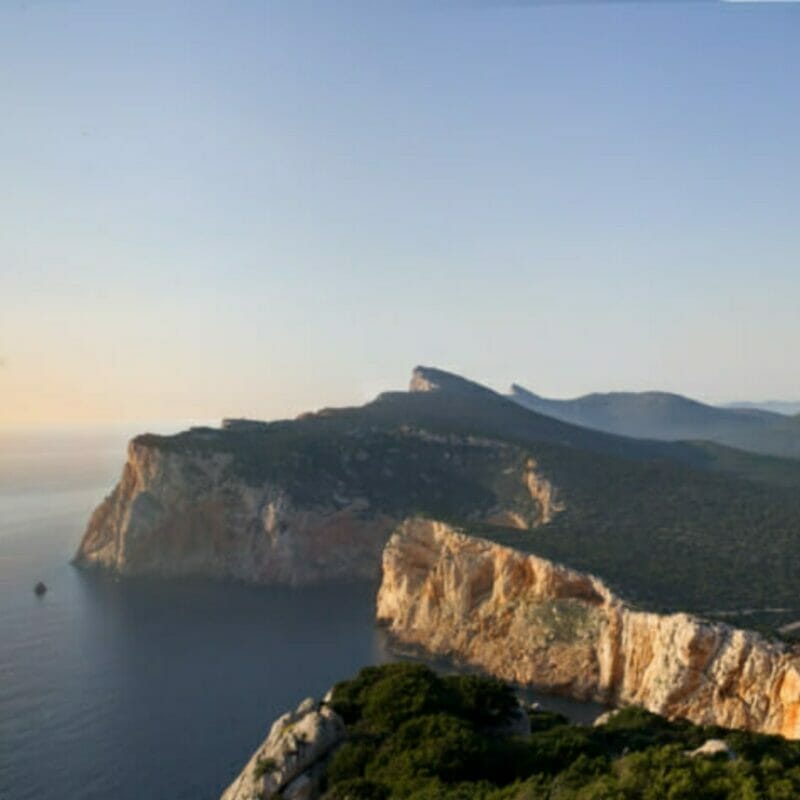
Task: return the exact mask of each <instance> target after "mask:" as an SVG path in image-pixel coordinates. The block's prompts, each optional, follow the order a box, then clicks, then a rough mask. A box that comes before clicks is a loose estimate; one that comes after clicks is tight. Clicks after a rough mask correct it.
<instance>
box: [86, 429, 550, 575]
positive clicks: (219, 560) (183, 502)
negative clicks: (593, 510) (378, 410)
mask: <svg viewBox="0 0 800 800" xmlns="http://www.w3.org/2000/svg"><path fill="white" fill-rule="evenodd" d="M301 433H302V432H301ZM301 433H297V432H295V431H294V430H293V429H291V428H290V429H289V435H287V429H286V428H284V427H280V426H278V427H273V426H270V425H267V424H263V425H262V426H260V427H258V428H254V427H252V426H251V425H249V424H248V425H246V426H244V429H242V430H240V429H239V426H237V425H232V426H231V425H229V426H228V428H227V429H225V430H212V429H204V430H195V431H190V432H188V433H186V434H181V435H180V436H178V437H154V436H142V437H137V438H136V439H134V440H133V441H132V442H131V443H130V445H129V447H128V459H127V462H126V464H125V466H124V469H123V472H122V476H121V478H120V481H119V483H118V484H117V486H116V487H115V488H114V490H113V491H112V492H111V494H110V495H109V496H108V497H107V498H106V499H105V500H104V501H103V502H102V503H101V504H100V506H99V507H98V508H97V509H96V510H95V512H94V513H93V515H92V517H91V519H90V520H89V524H88V526H87V529H86V532H85V534H84V537H83V541H82V542H81V545H80V548H79V550H78V553H77V555H76V557H75V563H76V564H77V565H79V566H82V567H99V568H103V569H108V570H111V571H114V572H117V573H120V574H126V575H141V574H155V575H164V576H177V575H200V576H206V577H212V578H220V579H236V580H244V581H249V582H256V583H282V584H303V583H310V582H316V581H323V580H326V581H333V580H339V579H353V578H369V579H377V578H378V575H379V572H380V561H381V551H382V548H383V545H384V544H385V542H386V540H387V538H388V537H389V535H390V533H391V531H392V530H393V529H394V528H395V527H396V525H397V524H398V522H399V521H400V520H401V519H402V518H403V517H404V516H406V515H407V514H409V513H413V512H414V511H415V510H421V509H427V510H428V511H430V512H433V511H434V510H438V511H439V512H441V513H444V514H446V515H452V516H453V517H454V516H456V515H458V518H459V519H471V520H473V521H492V520H494V521H496V522H499V523H500V524H507V525H509V526H511V527H514V528H517V529H527V528H530V527H535V526H537V525H540V524H543V523H544V522H546V521H548V520H550V519H552V517H553V515H554V514H556V513H558V511H559V510H560V509H561V508H562V505H561V504H560V501H559V500H558V499H557V496H556V492H555V489H554V488H553V487H552V485H551V484H550V482H549V481H548V480H547V479H546V478H545V477H544V476H543V475H541V474H540V473H539V472H538V471H537V466H536V463H535V462H534V461H532V460H531V459H530V458H529V457H528V456H527V455H526V454H525V453H524V451H521V450H518V449H517V448H514V447H511V446H508V445H505V444H502V443H498V442H493V441H490V440H479V439H477V438H474V437H472V438H469V437H455V436H445V437H443V436H436V435H433V434H429V433H427V432H424V431H417V430H411V429H405V430H402V431H393V432H380V431H379V432H374V431H355V432H352V433H349V432H348V433H342V434H337V436H336V437H330V436H326V435H324V432H315V434H314V436H313V437H309V436H303V435H301Z"/></svg>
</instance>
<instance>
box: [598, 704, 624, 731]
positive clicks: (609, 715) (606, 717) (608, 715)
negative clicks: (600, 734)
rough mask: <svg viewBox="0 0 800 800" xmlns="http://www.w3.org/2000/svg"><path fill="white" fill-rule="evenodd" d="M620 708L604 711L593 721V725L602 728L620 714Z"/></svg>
mask: <svg viewBox="0 0 800 800" xmlns="http://www.w3.org/2000/svg"><path fill="white" fill-rule="evenodd" d="M619 712H620V709H618V708H612V709H610V710H609V711H604V712H603V713H602V714H601V715H600V716H599V717H598V718H597V719H596V720H595V721H594V722H593V723H592V726H593V727H595V728H601V727H602V726H603V725H608V723H609V722H611V720H612V719H614V717H616V716H617V714H619Z"/></svg>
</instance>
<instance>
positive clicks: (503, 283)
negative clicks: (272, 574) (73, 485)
mask: <svg viewBox="0 0 800 800" xmlns="http://www.w3.org/2000/svg"><path fill="white" fill-rule="evenodd" d="M798 34H800V8H798V6H797V5H793V4H769V5H764V4H711V3H698V4H693V3H675V4H665V3H642V4H634V3H621V4H606V5H600V6H592V5H590V4H578V5H572V4H570V5H567V6H566V7H558V6H556V5H536V6H533V7H532V6H525V5H523V6H519V5H514V4H509V5H502V4H496V3H474V2H469V3H467V2H465V3H452V2H448V3H444V4H441V5H431V4H422V3H410V4H406V3H404V4H398V5H394V4H374V3H372V4H370V3H366V2H352V3H346V4H336V5H333V4H331V5H322V4H317V3H304V2H297V3H270V4H265V3H256V2H247V1H246V0H242V1H241V2H235V3H223V2H218V1H216V0H215V1H214V2H212V1H211V0H197V1H195V2H188V1H187V0H181V1H180V2H175V3H171V4H169V6H168V7H165V6H164V4H162V3H156V2H153V1H152V0H150V1H148V2H137V3H133V2H130V0H128V1H127V2H120V3H115V4H113V7H112V6H109V4H107V3H103V2H101V1H100V0H73V1H72V2H25V3H14V4H4V6H3V8H2V9H0V67H1V68H2V70H3V73H4V74H5V75H6V76H13V77H12V78H11V79H9V80H6V81H4V82H2V85H0V100H2V104H3V108H4V123H3V126H2V127H1V128H0V175H1V176H2V178H3V186H4V191H3V192H2V193H0V198H2V199H0V204H1V206H0V208H1V210H2V220H3V223H2V224H3V235H2V236H1V237H0V269H1V270H2V277H1V278H0V427H4V428H9V427H19V426H47V425H52V424H62V425H63V424H72V425H84V424H91V425H94V424H98V423H100V424H107V423H118V422H120V421H128V422H136V421H138V420H152V419H157V420H173V419H174V420H188V419H202V420H205V419H213V420H219V419H221V418H222V417H226V416H248V417H255V418H267V419H269V418H281V417H284V418H285V417H293V416H295V415H296V414H298V413H300V412H302V411H306V410H310V409H315V408H319V407H322V406H341V405H351V404H358V403H362V402H364V401H365V400H368V399H370V398H371V397H373V396H374V395H376V394H377V393H378V392H380V391H382V390H385V389H393V388H394V389H397V388H403V387H405V386H406V385H407V381H408V377H409V373H410V370H411V368H412V367H413V366H414V365H415V364H417V363H423V364H430V365H435V366H438V367H441V368H443V369H448V370H452V371H454V372H457V373H459V374H463V375H465V376H467V377H469V378H472V379H473V380H477V381H480V382H482V383H485V384H487V385H489V386H491V387H492V388H495V389H498V390H501V391H507V388H508V386H509V385H510V384H511V383H512V382H516V383H519V384H521V385H523V386H525V387H527V388H529V389H531V390H532V391H534V392H536V393H538V394H541V395H544V396H548V397H575V396H578V395H582V394H585V393H588V392H593V391H611V390H628V391H641V390H663V391H671V392H676V393H679V394H684V395H687V396H690V397H693V398H696V399H699V400H703V401H706V402H714V403H723V402H743V401H757V402H760V401H761V399H762V398H769V399H776V400H786V401H794V400H797V399H798V398H800V378H798V376H797V374H796V371H794V370H792V369H790V368H789V366H788V364H787V358H786V354H787V353H789V352H791V351H792V349H793V347H794V346H795V345H796V344H798V342H800V315H798V314H797V308H798V300H799V299H800V270H798V268H797V263H798V255H800V229H799V228H798V226H797V224H796V220H797V219H798V217H800V194H799V193H798V191H797V187H798V186H800V149H798V148H797V145H796V143H797V141H800V107H798V104H797V102H796V97H795V93H796V87H795V82H794V81H792V80H790V79H789V76H790V75H791V74H792V73H793V72H795V71H797V69H798V68H800V51H798V49H797V47H796V42H797V41H798ZM123 424H127V422H126V423H123Z"/></svg>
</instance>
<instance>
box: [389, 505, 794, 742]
mask: <svg viewBox="0 0 800 800" xmlns="http://www.w3.org/2000/svg"><path fill="white" fill-rule="evenodd" d="M377 616H378V620H379V621H380V622H381V623H382V624H384V625H385V626H387V627H388V629H389V631H390V632H391V634H392V635H393V636H394V637H395V639H396V640H398V641H399V642H402V643H404V644H406V645H411V646H415V647H419V648H423V649H424V650H425V651H427V652H429V653H432V654H436V655H444V656H448V657H452V658H455V659H456V660H460V661H463V662H466V663H469V664H471V665H474V666H478V667H481V668H483V669H485V670H487V671H488V672H490V673H492V674H494V675H496V676H498V677H500V678H502V679H504V680H508V681H512V682H515V683H518V684H523V685H532V686H536V687H539V688H542V689H546V690H549V691H555V692H560V693H563V694H566V695H569V696H571V697H574V698H577V699H581V700H595V701H599V702H603V703H609V704H613V705H627V704H636V705H640V706H643V707H645V708H647V709H649V710H650V711H653V712H655V713H658V714H662V715H664V716H667V717H672V718H674V717H685V718H687V719H689V720H691V721H693V722H695V723H699V724H718V725H723V726H727V727H733V728H745V729H748V730H753V731H761V732H764V733H780V734H782V735H784V736H786V737H789V738H794V739H796V738H800V719H799V718H798V714H799V713H800V657H799V656H797V655H795V654H793V653H791V652H790V651H789V650H788V648H785V647H783V646H781V645H778V644H773V643H770V642H768V641H766V640H765V639H764V638H762V637H761V636H759V635H757V634H755V633H752V632H748V631H742V630H737V629H735V628H732V627H729V626H727V625H723V624H714V623H710V622H705V621H702V620H700V619H697V618H695V617H692V616H689V615H687V614H670V615H659V614H653V613H645V612H641V611H636V610H633V609H631V608H629V607H627V606H626V605H625V604H624V603H623V602H622V601H621V600H620V599H619V598H617V597H615V596H614V594H612V592H611V591H610V590H609V589H608V587H606V586H605V585H604V584H603V582H602V581H600V580H599V579H598V578H595V577H593V576H591V575H586V574H582V573H579V572H576V571H573V570H570V569H567V568H565V567H563V566H560V565H558V564H554V563H552V562H550V561H547V560H545V559H542V558H538V557H536V556H531V555H527V554H524V553H521V552H518V551H515V550H513V549H510V548H507V547H502V546H500V545H497V544H494V543H492V542H489V541H486V540H484V539H477V538H474V537H471V536H466V535H464V534H463V533H461V532H459V531H458V530H456V529H454V528H452V527H451V526H449V525H446V524H444V523H441V522H436V521H431V520H423V519H410V520H407V521H406V522H404V523H403V524H402V525H401V526H400V527H399V528H398V530H397V531H396V532H395V533H394V534H393V535H392V537H391V538H390V540H389V542H388V543H387V545H386V548H385V550H384V553H383V580H382V584H381V587H380V590H379V593H378V599H377Z"/></svg>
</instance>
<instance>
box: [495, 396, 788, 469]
mask: <svg viewBox="0 0 800 800" xmlns="http://www.w3.org/2000/svg"><path fill="white" fill-rule="evenodd" d="M510 397H511V399H512V400H514V402H516V403H518V404H519V405H521V406H524V407H525V408H527V409H530V410H531V411H536V412H537V413H539V414H546V415H547V416H550V417H553V418H554V419H558V420H561V421H563V422H569V423H572V424H573V425H581V426H583V427H586V428H591V429H593V430H597V431H604V432H607V433H614V434H619V435H622V436H632V437H636V438H646V439H658V440H662V441H672V442H677V441H688V440H699V441H708V442H715V443H717V444H721V445H726V446H728V447H735V448H739V449H741V450H747V451H749V452H752V453H760V454H763V455H773V456H781V457H784V458H800V419H799V418H796V417H789V416H786V415H784V414H778V413H775V412H771V411H766V410H763V409H758V408H720V407H718V406H711V405H706V404H705V403H699V402H697V401H696V400H691V399H689V398H688V397H683V396H681V395H678V394H670V393H667V392H609V393H606V394H587V395H584V396H583V397H577V398H575V399H572V400H553V399H549V398H546V397H540V396H539V395H537V394H534V393H533V392H531V391H529V390H528V389H525V388H523V387H522V386H519V385H517V384H514V385H512V387H511V395H510Z"/></svg>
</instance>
